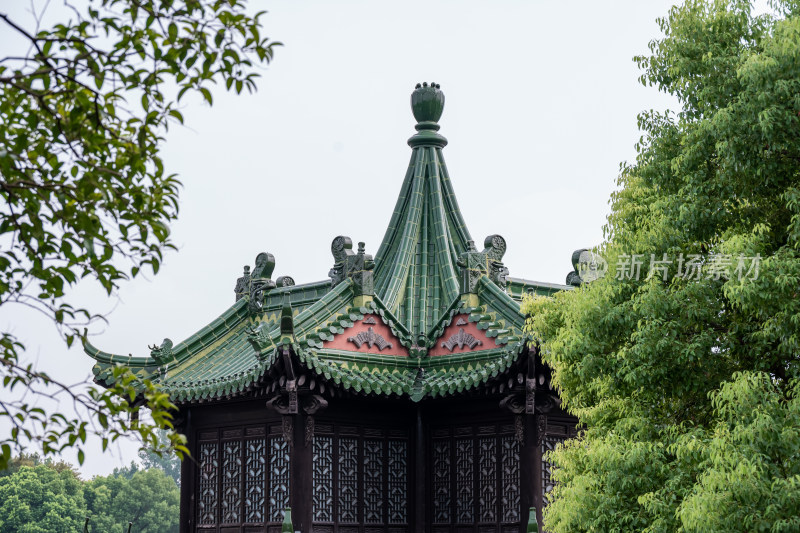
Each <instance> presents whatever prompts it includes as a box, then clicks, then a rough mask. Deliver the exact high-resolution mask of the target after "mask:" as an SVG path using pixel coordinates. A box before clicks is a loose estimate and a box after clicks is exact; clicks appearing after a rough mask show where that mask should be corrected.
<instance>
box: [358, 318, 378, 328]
mask: <svg viewBox="0 0 800 533" xmlns="http://www.w3.org/2000/svg"><path fill="white" fill-rule="evenodd" d="M377 323H378V321H377V320H375V317H374V316H368V317H367V318H365V319H364V320H363V322H362V324H371V325H373V326H374V325H375V324H377Z"/></svg>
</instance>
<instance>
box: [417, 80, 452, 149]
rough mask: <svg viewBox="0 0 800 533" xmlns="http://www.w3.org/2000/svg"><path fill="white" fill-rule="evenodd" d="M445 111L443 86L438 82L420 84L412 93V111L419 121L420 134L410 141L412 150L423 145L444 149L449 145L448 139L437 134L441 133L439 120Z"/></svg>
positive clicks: (418, 129)
mask: <svg viewBox="0 0 800 533" xmlns="http://www.w3.org/2000/svg"><path fill="white" fill-rule="evenodd" d="M443 110H444V93H443V92H442V91H441V86H440V85H439V84H438V83H436V82H431V83H430V84H428V82H423V83H422V84H419V83H418V84H417V86H416V88H415V89H414V92H413V93H411V111H412V113H414V118H415V119H417V125H416V126H415V127H416V129H417V131H418V132H419V133H417V134H416V135H414V136H413V137H411V138H410V139H409V140H408V144H409V145H410V146H411V147H412V148H414V147H416V146H422V145H429V146H430V145H432V146H438V147H439V148H442V147H444V146H446V145H447V139H445V138H444V137H442V136H441V135H439V134H438V133H436V132H437V131H439V119H440V118H442V111H443Z"/></svg>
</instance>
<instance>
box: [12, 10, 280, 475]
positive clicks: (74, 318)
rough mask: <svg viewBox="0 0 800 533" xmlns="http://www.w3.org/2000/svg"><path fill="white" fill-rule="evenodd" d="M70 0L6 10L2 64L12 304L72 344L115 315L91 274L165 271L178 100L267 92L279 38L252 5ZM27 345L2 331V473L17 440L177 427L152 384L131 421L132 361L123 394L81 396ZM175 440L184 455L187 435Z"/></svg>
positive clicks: (72, 443)
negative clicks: (58, 15) (169, 166)
mask: <svg viewBox="0 0 800 533" xmlns="http://www.w3.org/2000/svg"><path fill="white" fill-rule="evenodd" d="M49 4H50V3H49V2H40V3H39V4H38V5H39V6H40V7H41V8H42V9H44V8H46V7H47V6H48V5H49ZM65 4H66V7H65V9H66V10H67V13H68V14H67V15H66V16H65V17H64V20H63V22H61V23H57V24H54V25H53V26H52V27H41V25H40V21H41V20H43V17H42V13H41V11H36V12H35V13H34V17H33V19H32V20H31V21H29V22H26V21H22V20H18V19H15V18H14V17H12V16H10V15H8V14H7V13H4V12H0V26H5V29H4V30H3V31H5V32H9V34H13V35H14V36H15V37H16V38H18V40H19V41H20V42H21V45H20V47H19V51H18V52H15V51H12V52H10V53H9V54H8V55H6V56H5V57H2V58H0V124H2V127H1V128H0V197H2V199H3V202H2V204H1V205H0V239H2V242H3V243H4V244H3V246H2V248H0V305H3V306H13V305H21V306H27V307H32V308H34V309H36V310H38V311H40V312H42V313H43V314H44V315H45V316H47V317H49V318H50V319H52V320H53V322H54V323H55V324H56V326H57V327H58V328H59V331H60V332H61V334H62V335H63V337H64V340H65V341H66V344H67V345H71V344H73V342H74V341H75V340H81V339H82V338H83V337H84V336H85V334H86V329H85V326H86V325H87V323H88V322H91V321H93V320H97V319H103V317H102V316H101V315H98V314H97V313H96V312H95V311H93V310H91V309H85V308H81V307H79V306H76V305H75V304H74V302H73V300H72V299H71V298H70V293H69V290H70V288H72V287H73V286H75V285H76V284H78V283H79V282H80V281H82V280H89V282H90V283H96V284H99V286H100V287H102V288H103V289H104V290H105V291H107V292H108V293H109V294H110V293H112V292H113V291H114V290H115V289H116V288H117V287H118V286H119V284H120V283H121V282H123V281H125V280H127V279H129V278H132V277H135V276H136V275H137V274H138V273H139V272H140V270H141V269H142V268H143V267H145V266H147V267H148V268H150V269H151V270H152V271H153V272H154V273H156V272H158V269H159V265H160V264H161V261H162V258H163V254H164V252H165V251H167V250H170V249H172V248H174V246H173V244H172V242H171V241H170V233H169V225H170V223H171V222H172V221H173V220H174V219H175V218H176V216H177V214H178V192H179V185H180V183H179V182H178V180H177V179H176V177H175V176H174V175H172V174H169V173H168V172H167V171H166V170H165V168H164V165H163V163H162V161H161V159H160V157H159V150H160V148H161V146H162V144H163V140H164V133H165V132H166V130H167V127H168V125H169V124H170V123H171V122H178V123H182V122H183V117H182V115H181V113H180V111H179V110H178V107H177V106H178V102H179V100H180V99H181V97H184V96H185V95H187V94H197V95H200V96H202V97H203V98H204V99H205V100H206V101H207V102H208V103H209V105H210V104H211V103H212V93H211V90H210V87H211V86H212V85H213V84H215V83H221V84H223V85H225V87H226V88H227V89H228V90H235V91H236V92H238V93H240V92H242V90H243V89H247V90H248V91H252V90H254V89H255V79H256V77H257V76H258V72H257V69H258V68H259V66H260V65H263V64H266V63H268V62H269V61H270V60H271V59H272V57H273V51H274V47H275V46H276V45H277V44H278V43H275V42H272V41H270V40H268V39H267V38H266V37H264V36H262V35H261V23H260V21H261V16H262V13H258V14H255V15H253V16H251V15H249V14H247V12H246V11H245V7H246V5H245V0H180V1H178V0H93V1H89V2H86V3H85V4H82V7H81V8H80V9H78V8H75V7H73V6H72V5H71V3H70V2H65ZM36 5H37V4H36V3H34V6H36ZM23 352H24V346H23V344H22V342H21V341H20V340H19V339H17V338H15V337H14V336H13V335H12V334H11V333H10V332H8V331H0V375H1V377H2V389H0V417H3V418H5V419H7V421H8V422H9V424H10V426H11V432H10V434H5V435H0V468H3V467H4V466H5V464H6V463H7V461H8V460H9V459H10V457H11V451H12V450H11V447H12V445H16V446H17V447H18V449H23V448H24V447H25V446H26V445H27V443H33V444H35V445H36V447H38V448H40V449H41V450H42V452H43V453H44V455H48V454H51V453H56V452H58V451H60V450H62V449H64V448H65V447H78V449H79V450H78V460H79V462H82V461H83V454H84V452H83V450H82V449H80V448H81V447H82V445H83V444H84V443H85V441H86V436H87V433H95V434H97V435H99V436H100V437H101V438H102V441H103V446H104V447H105V446H106V445H107V443H108V442H109V440H114V439H116V438H117V437H118V436H119V435H120V434H122V433H127V432H133V433H137V434H138V435H139V437H140V438H141V439H142V440H143V441H144V442H145V443H147V444H150V445H153V446H155V445H157V443H158V440H157V436H156V434H155V433H154V431H153V429H154V427H156V426H158V427H170V426H171V424H170V416H169V412H170V409H171V408H172V407H173V406H172V404H171V403H170V402H169V399H168V397H167V396H166V395H165V394H162V393H160V392H159V391H158V389H157V388H155V387H153V386H152V384H151V383H149V382H146V383H143V384H138V385H137V386H138V388H143V390H144V392H143V393H141V394H140V396H141V397H142V398H143V399H144V401H145V403H144V405H145V406H147V407H149V408H150V409H151V411H152V419H153V423H152V424H150V423H144V422H136V421H134V422H129V421H128V414H129V413H130V412H131V411H132V410H133V403H134V399H135V398H136V393H135V392H134V386H133V385H134V384H136V383H135V382H136V378H135V377H134V376H133V375H131V374H129V373H126V372H125V371H124V370H123V369H119V370H118V371H117V372H116V374H117V375H116V377H117V378H118V384H117V385H116V386H115V387H114V388H113V389H111V390H109V391H105V390H102V389H98V388H94V387H90V388H89V389H88V392H82V391H80V392H79V391H78V390H77V389H74V388H71V387H69V386H67V385H66V384H63V383H60V382H58V381H57V380H55V379H53V378H52V377H50V376H49V375H48V374H47V373H46V371H45V370H46V369H43V368H39V367H38V366H36V365H33V364H26V363H25V362H23V360H22V359H21V354H23ZM23 388H24V389H27V390H28V391H29V392H28V397H27V398H28V399H27V400H24V399H19V398H20V397H21V395H20V394H18V393H19V392H20V390H21V389H23ZM12 391H16V393H17V394H14V393H13V392H12ZM31 394H34V395H40V396H41V395H44V394H47V395H52V394H58V395H62V396H68V397H70V403H71V404H74V405H76V406H78V407H77V409H78V411H79V412H78V414H77V415H76V416H72V415H71V414H67V413H64V412H61V411H60V410H59V409H58V407H53V408H48V409H46V408H42V407H34V405H36V403H37V402H32V401H30V398H31ZM15 398H16V399H15ZM40 405H43V404H41V403H40ZM134 420H136V419H134ZM171 443H172V444H173V445H178V451H179V452H183V451H185V448H181V441H180V439H179V438H178V437H177V436H176V435H172V436H171Z"/></svg>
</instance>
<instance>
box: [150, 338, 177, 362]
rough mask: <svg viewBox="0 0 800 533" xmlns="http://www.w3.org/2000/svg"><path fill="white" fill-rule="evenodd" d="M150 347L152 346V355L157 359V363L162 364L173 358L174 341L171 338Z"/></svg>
mask: <svg viewBox="0 0 800 533" xmlns="http://www.w3.org/2000/svg"><path fill="white" fill-rule="evenodd" d="M148 348H150V357H152V358H153V359H155V360H156V363H159V364H160V363H163V362H165V361H169V360H170V359H171V358H172V341H171V340H170V339H164V341H163V342H162V343H161V346H156V345H155V344H154V345H152V346H148Z"/></svg>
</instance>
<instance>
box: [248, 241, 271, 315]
mask: <svg viewBox="0 0 800 533" xmlns="http://www.w3.org/2000/svg"><path fill="white" fill-rule="evenodd" d="M274 270H275V256H274V255H272V254H271V253H269V252H261V253H260V254H258V255H257V256H256V266H255V268H253V273H252V274H251V275H250V312H251V313H259V312H261V309H262V308H263V307H264V295H265V293H266V292H267V291H268V290H269V289H274V288H275V282H274V281H272V280H271V279H270V276H272V272H273V271H274Z"/></svg>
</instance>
